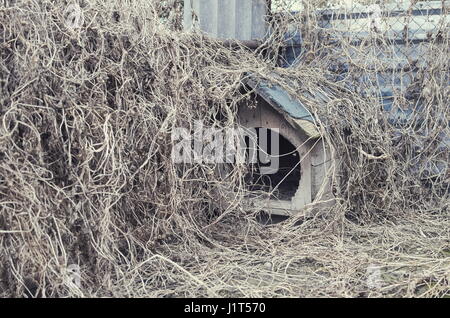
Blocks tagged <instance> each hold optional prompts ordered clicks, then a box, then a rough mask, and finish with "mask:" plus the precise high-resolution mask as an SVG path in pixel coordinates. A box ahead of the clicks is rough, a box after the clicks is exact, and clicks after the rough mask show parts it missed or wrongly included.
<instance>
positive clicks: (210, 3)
mask: <svg viewBox="0 0 450 318" xmlns="http://www.w3.org/2000/svg"><path fill="white" fill-rule="evenodd" d="M266 14H267V6H266V0H184V28H185V30H191V29H192V28H193V27H195V28H200V30H202V31H204V32H206V33H208V34H210V35H211V36H213V37H216V38H220V39H234V40H242V41H246V40H259V39H263V38H264V37H265V35H266V32H267V24H266V22H265V16H266Z"/></svg>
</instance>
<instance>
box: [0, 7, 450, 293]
mask: <svg viewBox="0 0 450 318" xmlns="http://www.w3.org/2000/svg"><path fill="white" fill-rule="evenodd" d="M69 4H71V3H70V2H66V1H58V2H55V1H49V0H43V1H6V2H4V4H3V5H2V7H1V8H0V38H1V53H0V54H1V55H0V74H1V77H0V81H1V82H0V83H1V84H0V89H1V95H0V98H1V103H0V263H1V264H2V265H1V266H0V295H1V296H3V297H13V296H18V297H21V296H27V297H31V296H36V297H99V296H119V297H120V296H126V297H181V296H191V297H210V296H220V297H229V296H237V297H239V296H243V297H281V296H287V297H302V296H308V297H312V296H314V297H330V296H331V297H336V296H341V297H383V296H420V297H443V296H445V295H448V294H449V285H450V244H449V243H450V232H449V229H450V218H449V197H448V193H449V191H448V190H449V189H448V184H449V181H450V180H449V174H448V170H442V171H441V172H440V173H439V174H437V175H433V176H430V175H429V174H427V171H428V170H427V169H426V168H427V162H430V161H431V160H438V161H439V162H444V163H448V162H449V153H448V148H446V150H445V149H444V150H442V148H441V147H440V145H441V143H442V142H445V138H446V136H449V135H450V133H449V126H448V122H449V119H450V111H449V107H448V105H449V100H448V98H449V96H450V94H449V93H450V92H449V87H448V82H447V80H446V77H445V75H443V74H448V71H449V64H448V47H449V46H448V37H445V38H444V40H443V41H444V42H443V43H444V44H442V42H440V43H441V44H436V46H434V47H432V49H431V50H430V51H429V53H428V54H430V55H429V57H428V61H429V63H430V64H429V65H428V67H427V69H426V70H424V71H423V73H420V72H419V74H423V78H422V82H420V83H421V84H420V85H419V86H421V87H422V88H423V87H426V85H432V86H430V87H429V89H422V90H420V91H419V92H418V94H419V96H420V98H422V99H423V100H424V105H425V107H424V109H423V110H422V111H421V112H420V114H419V113H418V114H417V116H416V117H414V118H413V119H412V121H411V123H412V124H411V125H409V126H407V127H397V128H393V126H392V125H390V124H389V123H388V121H387V119H386V118H385V117H384V115H383V112H382V111H381V107H380V106H379V101H378V100H377V99H376V98H375V97H374V96H370V95H367V94H362V93H361V92H359V91H358V92H356V91H355V90H354V89H352V88H351V87H348V85H347V84H346V83H348V81H341V82H339V81H338V82H336V78H335V74H334V73H333V71H332V70H331V69H330V65H332V64H333V65H334V64H335V63H336V61H337V60H339V59H340V58H341V57H342V56H343V55H345V54H346V52H347V53H348V51H346V45H347V44H346V42H345V41H342V42H341V43H340V49H339V50H333V49H332V47H331V46H326V45H325V44H326V43H327V42H324V41H323V40H321V41H318V39H319V37H323V36H324V35H323V33H322V30H321V29H319V28H316V25H315V22H314V19H313V18H312V15H310V16H309V17H310V18H309V19H307V20H306V21H307V24H306V26H307V27H308V28H306V30H305V33H304V35H305V44H306V45H307V48H308V52H310V54H309V55H308V56H306V57H305V59H303V61H302V62H301V63H299V64H298V65H296V66H295V67H292V68H289V69H278V68H277V72H278V73H279V74H282V76H277V77H276V78H275V77H274V76H273V70H274V69H275V68H276V66H275V60H276V56H270V57H267V56H265V55H264V54H263V50H257V52H256V54H255V53H254V52H251V51H249V50H248V49H245V48H239V47H237V48H232V49H231V48H227V47H224V46H222V45H221V43H220V42H217V41H214V40H211V39H208V38H207V37H205V36H202V35H200V34H185V33H182V32H179V31H174V29H176V27H174V28H173V27H169V26H168V25H167V23H171V22H170V21H172V22H173V23H179V22H177V21H179V18H174V19H172V20H171V19H168V20H167V19H164V20H163V22H161V19H160V16H161V15H164V16H168V15H167V12H165V13H163V11H164V7H161V6H160V2H159V1H155V2H152V1H149V0H142V1H141V0H137V1H109V0H85V1H81V7H82V10H83V15H84V21H83V22H84V23H83V24H82V26H81V27H75V28H73V27H68V25H67V11H66V10H67V6H68V5H69ZM309 9H310V10H313V8H309ZM309 9H308V10H309ZM311 12H312V11H311ZM311 12H306V13H305V15H303V16H302V17H298V19H305V17H308V14H310V13H311ZM69 14H70V13H69ZM291 19H296V18H295V17H291ZM174 21H175V22H174ZM299 23H303V25H305V24H304V23H305V20H301V21H300V20H299ZM277 28H278V29H277V30H280V31H279V32H275V33H274V35H273V36H271V37H270V38H269V39H268V40H267V41H266V43H264V46H265V47H266V48H272V49H273V50H272V51H278V48H279V47H280V46H281V45H282V42H281V40H280V38H279V35H277V34H283V32H282V30H285V28H286V25H285V22H283V19H281V20H280V21H279V22H278V25H277ZM306 31H307V32H306ZM328 44H329V43H328ZM330 45H331V44H330ZM330 48H331V49H330ZM361 53H362V56H359V57H360V59H358V58H354V59H353V63H354V65H353V66H354V67H352V70H351V71H350V73H349V76H350V77H351V76H354V77H355V78H357V77H359V76H360V75H361V74H369V73H371V72H373V67H382V65H378V64H377V60H376V59H375V58H373V59H371V57H370V55H368V54H367V52H365V51H361ZM369 66H370V67H369ZM248 73H253V74H257V75H258V76H259V77H261V78H265V79H267V80H271V81H272V82H274V83H275V82H276V83H278V84H279V85H282V86H283V87H284V88H285V89H286V90H288V91H289V92H290V93H291V94H292V95H293V96H295V97H296V98H298V99H300V100H301V101H302V102H304V104H305V105H306V106H308V108H309V109H310V110H311V111H312V112H313V114H314V116H315V118H316V119H317V122H318V127H319V129H320V130H321V131H322V133H323V138H324V139H325V140H326V142H327V144H328V145H329V146H330V148H331V149H333V155H334V157H336V158H339V162H335V163H334V164H331V165H330V169H329V173H330V174H332V176H333V186H334V188H335V194H336V203H335V204H334V205H333V206H332V207H329V208H320V209H316V208H314V205H312V206H311V207H309V210H308V213H307V214H306V215H307V217H303V216H301V215H304V214H300V215H299V216H297V217H292V218H290V219H289V220H287V221H285V222H283V223H280V224H276V225H271V226H263V225H261V224H260V223H258V222H257V221H256V219H255V215H256V214H257V212H248V209H246V207H245V205H244V204H243V203H242V198H243V196H244V194H245V190H244V187H243V175H244V174H245V167H236V169H235V170H234V171H233V172H232V174H231V175H230V177H229V178H227V179H226V180H223V179H220V178H218V177H217V176H216V174H215V173H214V170H215V167H214V166H211V165H204V164H193V165H192V166H180V165H175V164H174V163H173V162H172V160H171V151H172V141H171V131H172V130H173V129H174V128H176V127H187V128H191V127H192V125H193V123H194V121H195V120H202V121H203V122H205V124H209V125H211V126H214V127H223V128H224V127H233V126H234V125H235V124H236V122H235V116H234V115H235V113H236V109H237V105H238V103H239V102H240V101H242V100H243V99H247V98H248V95H247V94H246V93H243V91H242V90H241V87H242V85H241V83H242V79H243V78H244V77H245V76H246V74H248ZM443 76H444V77H443ZM424 83H425V84H424ZM426 83H430V84H426ZM367 89H368V88H367ZM362 90H363V89H362ZM305 92H311V93H313V94H315V93H317V92H321V93H322V94H323V95H324V96H325V97H326V102H324V103H317V102H316V101H314V100H311V99H308V98H306V97H305V96H306V94H305ZM365 93H367V91H365ZM404 102H405V101H404V100H403V99H401V98H400V97H398V99H397V103H398V104H397V105H398V107H401V105H402V104H401V103H404ZM218 114H220V116H219V117H221V118H222V120H221V121H217V120H215V118H217V117H218ZM419 115H421V116H419ZM422 115H424V116H425V117H423V116H422ZM425 132H426V134H425ZM417 145H422V148H420V149H419V152H417ZM447 169H448V168H447ZM230 195H231V196H232V199H230ZM318 201H320V198H319V199H318ZM74 264H75V265H77V266H79V267H80V279H81V280H80V284H77V283H75V282H74V281H73V275H72V274H73V273H71V272H70V271H69V270H68V269H70V268H71V265H74Z"/></svg>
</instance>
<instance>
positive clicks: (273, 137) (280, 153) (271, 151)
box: [245, 127, 301, 201]
mask: <svg viewBox="0 0 450 318" xmlns="http://www.w3.org/2000/svg"><path fill="white" fill-rule="evenodd" d="M255 131H256V136H257V140H256V142H253V141H252V140H250V137H246V144H247V155H248V156H249V157H251V156H252V155H254V156H255V157H256V158H255V159H256V160H253V161H252V162H249V165H250V166H249V169H248V172H247V175H246V176H245V181H246V186H247V189H248V190H249V191H264V192H267V193H270V198H271V199H276V200H286V201H289V200H291V199H292V198H293V197H294V196H295V194H296V192H297V190H298V188H299V184H300V179H301V163H300V155H299V152H298V149H296V147H295V146H294V145H293V144H292V143H291V142H290V141H289V140H288V139H287V138H286V137H284V136H283V135H282V134H280V133H279V132H277V131H276V130H273V129H268V128H262V127H257V128H256V129H255ZM254 149H256V150H257V151H255V153H254V154H252V151H253V150H254Z"/></svg>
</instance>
